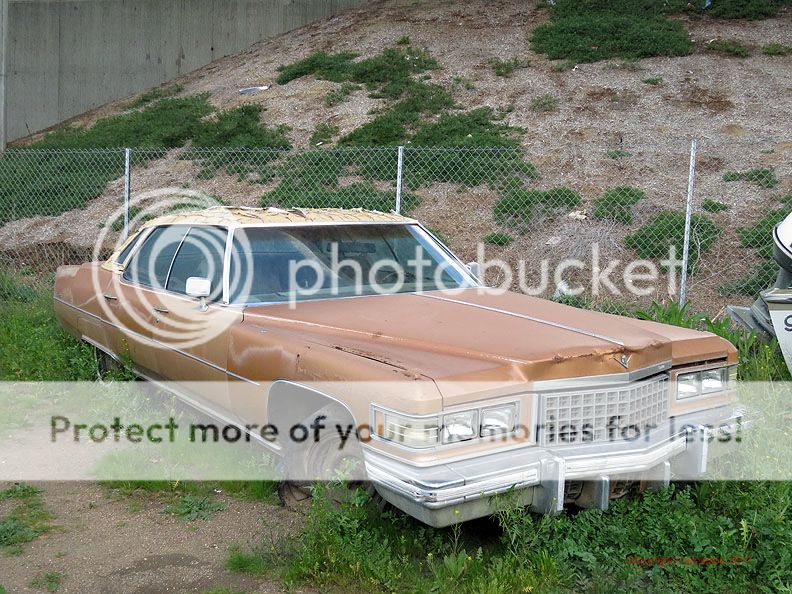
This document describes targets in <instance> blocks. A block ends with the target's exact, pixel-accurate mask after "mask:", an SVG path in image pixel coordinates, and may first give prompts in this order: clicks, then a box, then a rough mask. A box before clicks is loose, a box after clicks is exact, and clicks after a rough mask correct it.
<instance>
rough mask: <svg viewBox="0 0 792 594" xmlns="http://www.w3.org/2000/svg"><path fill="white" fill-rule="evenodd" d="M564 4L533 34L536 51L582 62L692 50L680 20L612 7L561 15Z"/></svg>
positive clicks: (554, 57) (554, 58)
mask: <svg viewBox="0 0 792 594" xmlns="http://www.w3.org/2000/svg"><path fill="white" fill-rule="evenodd" d="M560 4H561V3H560V2H559V3H558V4H557V5H556V8H554V9H553V11H552V14H553V16H552V19H551V20H550V22H548V23H546V24H544V25H540V26H539V27H537V28H536V29H535V30H534V33H533V36H532V37H531V45H532V48H533V50H534V51H536V52H539V53H542V54H546V55H547V57H548V58H550V59H551V60H571V61H574V62H579V63H580V62H597V61H599V60H607V59H609V58H624V59H628V60H636V59H640V58H647V57H650V56H686V55H688V54H690V53H691V52H692V45H691V43H690V38H689V37H688V34H687V31H685V28H684V26H683V25H682V23H680V22H677V21H670V20H667V19H665V18H663V17H660V16H651V15H647V14H634V13H633V14H628V13H624V14H622V13H617V12H612V11H609V10H605V11H602V12H593V13H579V12H577V11H571V12H569V13H568V14H564V15H563V16H561V13H560V10H559V5H560ZM565 4H568V3H565ZM581 4H585V3H581ZM636 4H638V3H636ZM581 10H583V8H581Z"/></svg>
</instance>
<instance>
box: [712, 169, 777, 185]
mask: <svg viewBox="0 0 792 594" xmlns="http://www.w3.org/2000/svg"><path fill="white" fill-rule="evenodd" d="M739 180H743V181H753V182H756V183H757V184H759V185H760V186H762V187H763V188H774V187H775V186H777V185H778V178H776V176H775V171H773V170H772V169H767V168H764V167H757V168H755V169H748V170H747V171H727V172H726V173H724V174H723V181H727V182H731V181H739Z"/></svg>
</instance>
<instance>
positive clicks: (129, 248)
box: [115, 231, 146, 266]
mask: <svg viewBox="0 0 792 594" xmlns="http://www.w3.org/2000/svg"><path fill="white" fill-rule="evenodd" d="M145 236H146V232H145V231H141V232H140V233H138V234H137V235H135V237H134V238H132V241H130V242H129V243H128V244H127V246H126V247H125V248H124V249H123V250H121V253H120V254H118V258H116V261H115V263H116V264H121V265H122V266H123V264H124V262H126V259H127V258H128V257H129V254H131V253H132V250H134V249H135V246H137V245H138V244H139V243H140V240H141V239H143V238H144V237H145Z"/></svg>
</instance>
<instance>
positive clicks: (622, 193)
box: [592, 186, 646, 225]
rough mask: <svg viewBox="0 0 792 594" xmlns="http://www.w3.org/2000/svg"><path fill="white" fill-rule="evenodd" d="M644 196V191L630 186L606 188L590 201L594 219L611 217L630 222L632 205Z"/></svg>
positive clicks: (624, 222) (623, 222)
mask: <svg viewBox="0 0 792 594" xmlns="http://www.w3.org/2000/svg"><path fill="white" fill-rule="evenodd" d="M644 196H646V192H644V191H642V190H639V189H638V188H633V187H630V186H620V187H616V188H611V189H609V190H607V191H606V192H605V193H604V194H603V195H602V196H600V197H599V198H596V199H595V200H594V202H592V206H593V207H594V213H593V214H594V218H595V219H611V220H614V221H617V222H619V223H622V224H625V225H627V224H629V223H632V219H633V216H632V207H633V206H635V205H636V204H637V203H638V201H639V200H641V199H642V198H643V197H644Z"/></svg>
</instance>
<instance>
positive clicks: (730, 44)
mask: <svg viewBox="0 0 792 594" xmlns="http://www.w3.org/2000/svg"><path fill="white" fill-rule="evenodd" d="M707 49H708V50H710V51H713V52H717V53H719V54H725V55H727V56H735V57H738V58H747V57H748V56H750V55H751V50H750V49H748V48H747V47H745V46H744V45H743V44H741V43H740V42H739V41H735V40H733V39H714V40H712V41H710V42H709V43H708V44H707Z"/></svg>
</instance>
